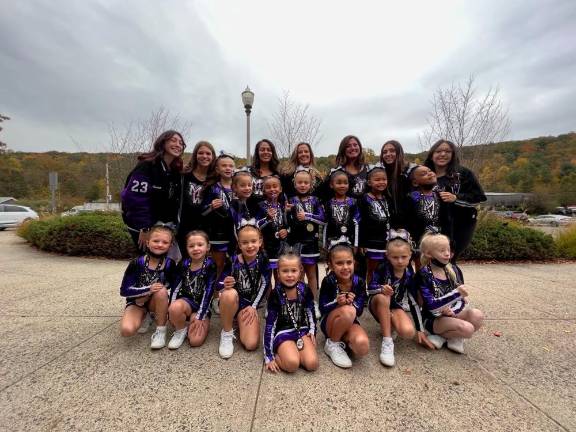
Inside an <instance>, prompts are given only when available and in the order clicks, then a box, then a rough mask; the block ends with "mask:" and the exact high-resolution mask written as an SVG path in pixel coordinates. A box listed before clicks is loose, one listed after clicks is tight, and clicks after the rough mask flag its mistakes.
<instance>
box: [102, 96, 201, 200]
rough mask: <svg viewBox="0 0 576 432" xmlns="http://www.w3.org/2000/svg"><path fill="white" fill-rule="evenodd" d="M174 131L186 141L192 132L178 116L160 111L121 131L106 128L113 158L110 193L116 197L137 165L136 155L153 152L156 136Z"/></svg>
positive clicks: (110, 161)
mask: <svg viewBox="0 0 576 432" xmlns="http://www.w3.org/2000/svg"><path fill="white" fill-rule="evenodd" d="M170 129H173V130H176V131H178V132H180V134H182V136H183V137H186V136H188V135H189V134H190V130H191V129H192V122H191V121H189V120H185V119H182V118H181V117H180V115H178V114H175V115H173V114H171V113H170V111H169V110H167V109H165V108H163V107H160V108H158V109H157V110H155V111H152V113H151V114H150V116H149V117H147V118H144V119H137V120H132V121H130V122H129V123H128V124H127V125H125V126H123V127H118V126H116V125H114V124H109V125H108V136H109V139H110V142H109V149H110V152H111V153H113V156H112V157H111V159H110V160H109V161H108V162H109V168H110V190H111V193H112V194H113V195H115V196H116V197H118V195H119V193H120V190H121V189H122V187H123V186H124V181H125V180H126V176H127V175H128V173H130V171H131V170H132V168H134V166H135V165H136V155H137V154H139V153H144V152H147V151H149V150H150V149H151V148H152V144H153V143H154V141H155V140H156V138H158V136H159V135H160V134H161V133H162V132H164V131H166V130H170Z"/></svg>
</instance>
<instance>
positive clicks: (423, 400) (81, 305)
mask: <svg viewBox="0 0 576 432" xmlns="http://www.w3.org/2000/svg"><path fill="white" fill-rule="evenodd" d="M124 268H125V263H124V262H120V261H107V260H100V259H85V258H70V257H62V256H55V255H51V254H46V253H42V252H38V251H36V250H34V249H32V248H30V247H29V246H28V245H26V244H25V243H24V242H23V241H22V240H21V239H19V238H18V237H16V235H15V233H14V232H13V231H4V232H0V281H1V285H0V286H1V288H0V289H1V290H2V296H1V299H2V300H1V301H0V320H1V322H2V325H1V326H0V350H1V352H2V355H1V357H0V430H6V431H36V430H39V431H46V430H61V431H70V430H82V431H92V430H95V431H96V430H98V431H100V430H106V431H117V430H158V431H159V430H179V431H186V430H202V431H208V430H230V431H248V430H254V431H268V430H274V431H277V430H342V431H350V430H368V431H372V430H387V431H392V430H394V431H419V430H427V431H460V430H463V429H464V430H466V429H467V430H490V431H499V430H509V431H567V430H572V431H576V301H575V300H574V299H575V297H576V296H575V294H576V282H575V280H576V266H575V265H573V264H560V265H537V264H531V265H465V266H464V274H465V276H466V278H467V282H468V283H470V284H471V285H473V286H475V287H476V290H475V291H473V292H472V294H471V300H472V302H473V303H474V304H475V305H476V306H477V307H480V308H481V309H483V310H484V311H485V312H486V315H487V318H488V319H487V321H486V324H485V327H484V328H483V329H482V330H481V331H480V332H479V333H478V334H477V336H476V337H475V338H474V339H473V340H472V341H470V342H469V343H468V344H467V346H466V350H467V354H465V355H462V356H459V355H456V354H453V353H451V352H449V351H447V350H445V349H444V350H442V351H439V352H428V351H426V350H424V349H422V348H420V347H417V346H415V345H414V344H413V343H410V342H405V341H399V342H397V344H396V358H397V366H396V367H395V368H393V369H386V368H384V367H383V366H381V365H380V363H379V362H378V350H379V342H380V337H379V336H378V328H377V326H376V325H375V323H374V321H373V320H372V319H371V317H369V316H364V317H363V318H362V320H361V321H362V323H363V324H364V325H365V327H366V329H367V331H368V334H369V335H370V338H371V343H372V347H371V351H370V354H369V355H368V356H367V357H366V358H364V359H362V360H360V361H357V362H356V363H355V365H354V367H353V368H352V369H351V370H341V369H338V368H337V367H335V366H333V365H332V364H331V363H330V361H329V359H328V358H327V357H326V356H325V355H324V354H323V353H322V352H321V351H320V350H319V356H320V369H319V370H318V371H317V372H315V373H306V372H304V371H299V372H297V373H296V374H293V375H286V374H279V375H272V374H270V373H268V372H266V371H265V370H264V368H263V366H262V354H261V352H260V351H258V352H255V353H247V352H245V351H243V350H242V349H239V348H237V351H236V353H235V354H234V356H233V357H232V358H231V359H230V360H227V361H225V360H221V359H220V358H219V357H218V354H217V351H218V334H219V322H218V320H217V319H214V320H213V321H212V328H211V330H210V334H209V336H208V340H207V343H206V344H205V345H204V346H202V347H200V348H197V349H191V348H189V347H187V346H183V347H182V348H181V349H180V350H178V351H174V352H173V351H169V350H168V349H164V350H161V351H159V352H151V351H150V349H149V335H144V336H141V335H139V336H136V337H134V338H131V339H123V338H121V337H120V335H119V331H118V327H119V325H118V321H119V317H120V314H121V312H122V308H123V301H122V299H121V298H120V297H119V296H118V286H119V283H120V280H121V277H122V274H123V271H124ZM494 332H501V336H500V337H496V336H495V335H494ZM323 341H324V339H323V337H321V336H320V337H319V342H320V345H322V344H323Z"/></svg>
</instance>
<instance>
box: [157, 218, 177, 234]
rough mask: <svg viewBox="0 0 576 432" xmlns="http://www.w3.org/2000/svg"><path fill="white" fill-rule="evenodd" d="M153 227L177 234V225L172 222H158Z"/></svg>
mask: <svg viewBox="0 0 576 432" xmlns="http://www.w3.org/2000/svg"><path fill="white" fill-rule="evenodd" d="M153 227H163V228H168V229H169V230H170V231H172V232H173V233H175V232H176V225H175V224H173V223H172V222H166V223H164V222H162V221H158V222H156V223H155V224H154V225H153Z"/></svg>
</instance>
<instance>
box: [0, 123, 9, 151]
mask: <svg viewBox="0 0 576 432" xmlns="http://www.w3.org/2000/svg"><path fill="white" fill-rule="evenodd" d="M4 120H10V117H7V116H5V115H2V114H0V123H2V122H3V121H4ZM2 129H3V127H2V126H0V131H2ZM7 148H8V145H7V144H6V143H5V142H2V141H0V154H4V153H6V149H7Z"/></svg>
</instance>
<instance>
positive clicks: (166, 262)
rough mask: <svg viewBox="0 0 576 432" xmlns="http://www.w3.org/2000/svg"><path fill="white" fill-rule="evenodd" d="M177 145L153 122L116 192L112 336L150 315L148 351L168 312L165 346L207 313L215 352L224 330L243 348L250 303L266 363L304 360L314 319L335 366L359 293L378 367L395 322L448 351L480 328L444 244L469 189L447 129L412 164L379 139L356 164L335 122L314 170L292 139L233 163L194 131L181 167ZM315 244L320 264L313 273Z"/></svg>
mask: <svg viewBox="0 0 576 432" xmlns="http://www.w3.org/2000/svg"><path fill="white" fill-rule="evenodd" d="M184 149H185V143H184V139H183V138H182V136H181V135H180V134H179V133H178V132H176V131H167V132H165V133H164V134H162V135H161V136H160V137H159V138H158V139H157V140H156V142H155V143H154V146H153V150H152V151H151V152H150V153H147V154H144V155H142V156H141V157H140V163H139V164H138V165H137V166H136V168H135V169H134V170H133V171H132V172H131V173H130V175H129V176H128V178H127V181H126V185H125V187H124V189H123V191H122V194H121V195H122V208H123V217H124V221H125V223H126V225H127V226H128V229H129V231H130V232H131V234H132V238H133V240H134V242H135V244H137V245H138V246H139V248H140V249H141V250H142V251H143V253H142V255H141V256H139V257H138V258H136V259H134V260H132V261H131V262H130V264H129V266H128V268H127V269H126V272H125V275H124V279H123V281H122V285H121V288H120V294H121V296H123V297H125V298H126V308H125V311H124V314H123V317H122V321H121V334H122V335H123V336H132V335H134V334H136V333H145V332H146V331H147V330H148V327H149V326H150V324H151V322H152V320H154V321H155V323H156V330H155V332H154V334H153V335H152V340H151V348H152V349H160V348H163V347H164V346H165V345H166V339H167V328H168V326H167V323H168V321H169V322H170V324H171V326H172V327H173V328H174V332H173V334H172V337H171V339H170V341H169V342H168V348H170V349H177V348H179V347H180V346H181V345H182V344H183V342H184V341H185V340H186V339H188V341H189V343H190V345H191V346H193V347H197V346H200V345H202V344H203V343H204V341H205V340H206V337H207V335H208V331H209V327H210V318H211V315H212V313H218V314H219V315H220V323H221V327H222V330H221V333H220V345H219V354H220V356H221V357H222V358H225V359H226V358H230V357H231V356H232V355H233V352H234V339H236V335H237V337H238V339H239V341H240V343H241V344H242V346H243V347H244V348H245V349H246V350H248V351H252V350H256V349H257V348H258V346H259V345H260V341H261V314H259V313H258V309H260V308H261V307H263V306H265V309H266V313H265V314H264V316H265V324H264V335H263V347H264V359H265V363H266V367H267V369H268V370H270V371H273V372H277V371H279V370H284V371H286V372H293V371H295V370H296V369H298V368H299V367H302V368H304V369H306V370H315V369H316V368H317V367H318V357H317V352H316V333H317V327H318V325H317V324H318V323H319V327H320V329H321V330H322V333H323V334H324V336H325V339H326V340H325V345H324V351H325V353H326V354H327V355H328V356H329V357H330V359H331V360H332V362H333V363H334V364H336V365H337V366H339V367H342V368H349V367H351V366H352V361H351V358H350V354H351V355H352V356H353V358H359V357H362V356H364V355H366V354H367V353H368V351H369V338H368V336H367V334H366V331H365V330H364V329H363V328H362V326H361V325H360V322H359V321H358V317H359V316H360V315H361V314H362V313H363V311H364V308H365V307H366V308H368V311H369V312H370V314H371V315H372V316H373V317H374V319H376V321H377V322H378V323H379V326H380V331H381V334H382V344H381V350H380V361H381V362H382V364H384V365H385V366H389V367H391V366H394V364H395V356H394V337H395V336H400V337H402V338H406V339H413V340H415V341H416V342H417V343H419V344H421V345H423V346H425V347H427V348H429V349H441V348H442V347H443V346H444V345H446V346H447V348H448V349H450V350H452V351H454V352H457V353H463V352H464V340H465V339H468V338H470V337H472V335H473V334H474V332H475V331H477V330H478V329H479V328H480V326H481V324H482V320H483V315H482V312H481V311H479V310H478V309H475V308H472V307H471V306H470V305H469V304H468V301H467V296H468V292H469V290H470V288H469V286H467V285H465V284H464V280H463V276H462V272H461V271H460V269H459V268H458V266H457V265H456V258H457V257H458V255H459V254H460V253H461V252H462V251H463V250H464V249H465V248H466V246H467V244H468V242H469V241H470V239H471V236H472V233H473V230H474V225H475V217H476V210H475V205H476V204H477V203H479V202H480V201H483V200H485V196H484V193H483V191H482V188H481V187H480V185H479V184H478V181H477V180H476V178H475V176H474V174H473V173H472V172H471V171H469V170H467V169H466V168H464V167H462V166H460V164H459V163H458V158H457V153H456V147H455V146H454V144H452V143H451V142H449V141H445V140H441V141H438V142H437V143H436V144H435V145H434V146H432V148H431V150H430V152H429V155H428V159H427V161H426V162H425V164H423V165H414V164H407V163H405V162H404V153H403V151H402V147H401V145H400V144H399V143H398V142H396V141H389V142H387V143H385V144H384V146H383V147H382V151H381V160H380V163H377V164H374V165H366V164H365V163H364V160H363V155H362V145H361V143H360V140H359V139H358V138H357V137H355V136H352V135H349V136H346V137H345V138H344V139H343V140H342V142H341V144H340V148H339V150H338V155H337V157H336V164H337V167H336V168H334V169H332V170H330V173H328V174H327V176H326V177H325V178H323V177H322V175H321V174H320V172H319V171H318V170H317V169H316V168H315V166H314V155H313V152H312V149H311V147H310V145H309V144H307V143H301V144H298V145H297V146H296V148H295V150H294V153H293V154H292V156H291V158H290V160H289V162H288V164H287V167H285V168H284V169H283V170H282V172H280V171H279V167H278V164H279V161H278V158H277V156H276V151H275V148H274V145H273V143H272V142H270V141H269V140H261V141H260V142H259V143H258V144H257V145H256V149H255V153H254V157H253V163H252V165H251V166H250V167H242V168H239V169H237V168H236V166H235V160H234V158H233V157H232V156H231V155H228V154H225V153H221V154H220V155H219V156H217V155H216V153H215V151H214V148H213V147H212V145H211V144H210V143H208V142H206V141H201V142H199V143H198V144H197V145H196V146H195V148H194V150H193V152H192V158H191V160H190V162H189V164H188V165H187V166H186V167H183V163H182V155H183V153H184ZM159 221H162V222H159ZM321 247H322V248H323V249H324V250H325V252H326V254H327V255H326V261H327V266H328V271H327V274H326V276H325V277H324V278H323V280H322V282H321V284H319V280H318V260H319V257H320V249H321ZM304 280H306V282H307V283H304ZM319 285H320V289H318V286H319ZM235 329H236V332H235Z"/></svg>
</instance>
